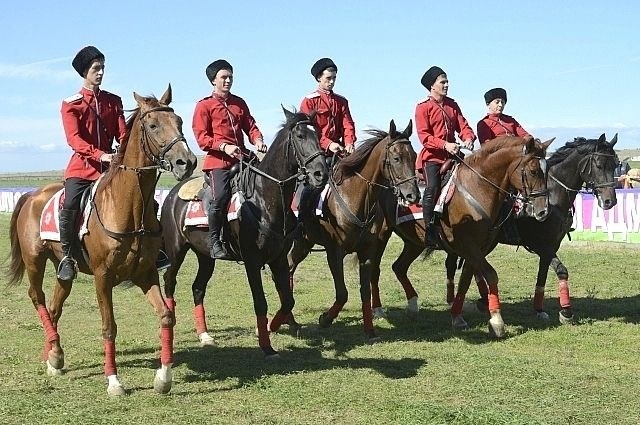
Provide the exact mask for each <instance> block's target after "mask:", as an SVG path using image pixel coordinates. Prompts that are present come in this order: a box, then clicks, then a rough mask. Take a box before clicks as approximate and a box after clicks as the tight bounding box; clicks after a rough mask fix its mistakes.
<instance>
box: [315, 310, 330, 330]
mask: <svg viewBox="0 0 640 425" xmlns="http://www.w3.org/2000/svg"><path fill="white" fill-rule="evenodd" d="M332 323H333V319H330V318H329V315H328V314H327V313H326V312H325V313H322V314H321V315H320V317H319V318H318V325H319V326H320V327H321V328H328V327H329V326H331V324H332Z"/></svg>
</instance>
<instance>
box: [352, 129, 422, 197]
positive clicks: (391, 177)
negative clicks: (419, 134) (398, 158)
mask: <svg viewBox="0 0 640 425" xmlns="http://www.w3.org/2000/svg"><path fill="white" fill-rule="evenodd" d="M410 143H411V142H410V141H409V140H408V139H396V140H390V141H389V142H388V143H387V145H386V146H385V150H384V159H383V160H382V170H383V171H382V174H383V175H384V176H385V179H386V180H387V181H388V182H390V184H389V185H384V184H380V183H376V182H374V181H371V180H369V179H368V178H366V177H364V176H363V175H362V174H360V173H359V172H357V171H356V172H355V175H356V176H358V177H360V178H361V179H362V180H364V181H366V182H367V184H368V185H369V186H377V187H381V188H383V189H385V190H388V189H391V191H392V192H393V194H394V195H395V196H396V197H400V195H401V193H400V188H399V186H400V185H402V184H404V183H406V182H408V181H412V180H416V175H415V173H413V175H411V176H409V177H405V176H398V175H396V174H395V172H394V171H393V167H392V166H391V160H390V159H389V149H391V147H392V146H394V145H397V144H406V145H409V144H410Z"/></svg>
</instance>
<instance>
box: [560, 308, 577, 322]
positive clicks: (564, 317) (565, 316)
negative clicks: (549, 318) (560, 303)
mask: <svg viewBox="0 0 640 425" xmlns="http://www.w3.org/2000/svg"><path fill="white" fill-rule="evenodd" d="M558 319H559V320H560V323H561V324H563V325H574V324H575V323H576V322H575V318H574V317H573V312H572V311H571V310H560V312H559V313H558Z"/></svg>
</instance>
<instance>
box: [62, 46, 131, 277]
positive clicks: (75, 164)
mask: <svg viewBox="0 0 640 425" xmlns="http://www.w3.org/2000/svg"><path fill="white" fill-rule="evenodd" d="M71 64H72V66H73V68H74V69H75V70H76V71H77V72H78V74H80V76H81V77H82V78H83V84H82V88H81V89H80V91H79V92H78V93H76V94H74V95H73V96H70V97H68V98H66V99H64V100H63V101H62V108H61V114H62V124H63V127H64V133H65V136H66V138H67V143H68V144H69V146H71V149H73V155H72V156H71V159H70V160H69V164H68V165H67V168H66V169H65V172H64V179H65V180H64V191H65V198H64V204H63V209H62V210H61V211H60V244H61V245H62V252H63V258H62V260H61V261H60V265H59V266H58V279H60V280H72V279H73V278H74V277H75V276H76V271H77V263H76V261H75V259H74V258H73V245H74V241H75V240H76V239H77V238H76V235H75V232H76V227H75V222H76V218H77V216H78V210H79V208H80V199H81V197H82V193H83V192H84V190H85V189H86V188H88V187H89V185H91V183H92V182H94V181H95V180H97V179H98V178H99V177H100V175H101V174H102V173H103V172H105V171H106V170H107V169H108V168H109V163H110V162H111V159H112V158H113V152H114V150H113V149H112V143H113V141H114V139H115V140H117V141H118V142H119V143H120V144H123V143H125V142H126V137H127V134H126V133H127V129H126V125H125V120H124V112H123V110H122V100H121V99H120V97H118V96H116V95H115V94H112V93H109V92H107V91H104V90H101V89H100V85H101V84H102V78H103V76H104V55H103V54H102V53H101V52H100V51H99V50H98V49H96V48H95V47H93V46H87V47H84V48H83V49H81V50H80V51H79V52H78V54H76V56H75V57H74V58H73V61H72V62H71Z"/></svg>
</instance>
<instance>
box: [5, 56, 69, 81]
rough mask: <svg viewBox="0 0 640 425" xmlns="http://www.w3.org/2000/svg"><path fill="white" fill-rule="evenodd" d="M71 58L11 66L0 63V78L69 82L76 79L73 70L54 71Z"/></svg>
mask: <svg viewBox="0 0 640 425" xmlns="http://www.w3.org/2000/svg"><path fill="white" fill-rule="evenodd" d="M70 59H71V58H69V57H63V58H56V59H48V60H44V61H39V62H33V63H27V64H11V63H1V62H0V78H14V79H21V80H34V79H38V80H41V79H46V80H55V81H61V80H70V79H73V78H75V77H76V73H75V72H74V71H73V70H69V69H68V67H65V69H64V70H59V69H56V67H55V66H51V65H55V64H57V63H60V62H65V63H66V62H68V61H69V60H70Z"/></svg>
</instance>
